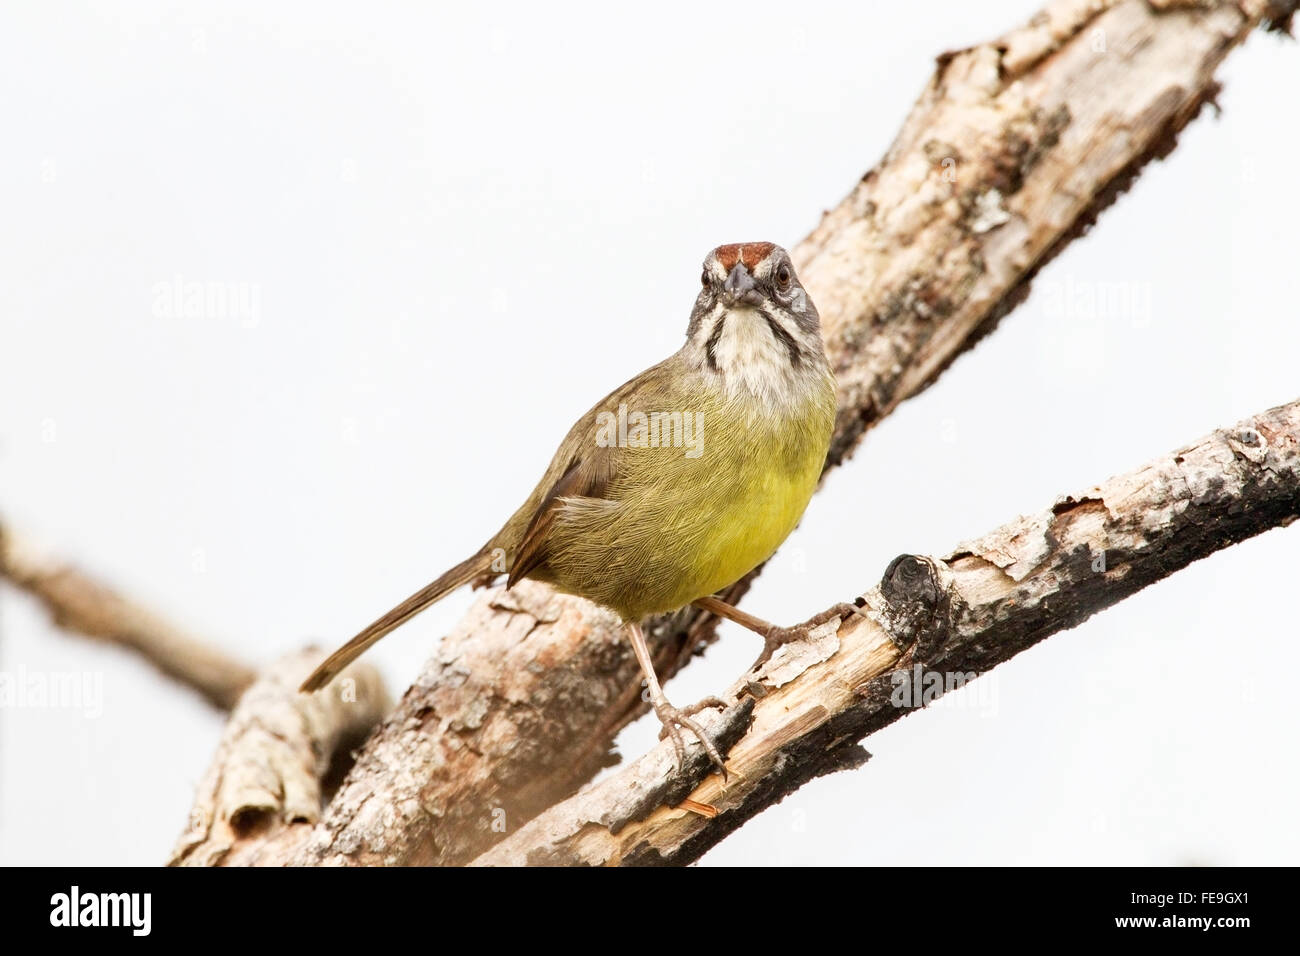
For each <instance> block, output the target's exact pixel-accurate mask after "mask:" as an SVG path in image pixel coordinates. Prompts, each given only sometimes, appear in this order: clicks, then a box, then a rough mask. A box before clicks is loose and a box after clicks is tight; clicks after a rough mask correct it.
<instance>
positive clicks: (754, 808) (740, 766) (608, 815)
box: [476, 401, 1300, 865]
mask: <svg viewBox="0 0 1300 956" xmlns="http://www.w3.org/2000/svg"><path fill="white" fill-rule="evenodd" d="M1297 517H1300V401H1298V402H1294V403H1292V404H1290V405H1284V406H1282V407H1280V408H1274V409H1271V410H1270V411H1267V412H1264V413H1263V414H1260V415H1257V416H1255V417H1254V418H1251V419H1247V420H1246V421H1244V422H1241V423H1240V424H1238V425H1237V426H1235V427H1234V428H1230V429H1226V430H1223V431H1218V432H1215V433H1213V434H1211V435H1208V436H1206V437H1205V438H1203V439H1201V440H1200V441H1198V442H1196V443H1194V444H1192V445H1188V446H1187V447H1185V448H1181V449H1178V450H1177V451H1175V452H1172V453H1170V454H1168V455H1163V456H1161V457H1160V458H1157V459H1156V460H1155V461H1152V462H1150V463H1149V464H1147V465H1145V466H1144V467H1142V468H1139V469H1138V470H1137V471H1134V472H1131V473H1129V474H1126V475H1122V476H1120V477H1118V478H1112V479H1111V480H1110V481H1107V482H1105V483H1104V484H1101V485H1098V486H1096V487H1093V488H1089V489H1087V490H1086V491H1084V492H1082V493H1081V494H1077V495H1070V496H1066V497H1063V498H1060V499H1058V500H1057V501H1056V503H1055V504H1054V505H1053V506H1052V507H1051V508H1048V509H1046V510H1045V511H1041V512H1039V513H1038V514H1035V515H1031V516H1029V517H1022V518H1017V519H1016V520H1014V521H1012V522H1010V523H1008V524H1006V525H1003V526H1002V527H1001V528H998V529H997V530H995V531H993V532H991V533H989V534H987V535H985V536H984V537H982V538H980V539H979V540H977V541H974V542H970V543H967V544H963V545H960V546H959V547H957V548H956V549H954V550H953V551H952V552H950V553H949V554H947V555H946V556H944V557H942V558H930V557H921V556H917V555H903V556H902V557H900V558H897V559H896V560H895V561H894V562H893V563H891V564H890V566H889V568H888V569H887V570H886V571H885V575H884V578H883V579H882V581H881V583H880V584H879V585H878V586H877V587H875V588H873V589H872V590H871V591H869V592H867V594H866V595H865V596H864V597H863V599H861V606H860V611H859V613H858V614H855V615H852V616H851V617H850V619H849V620H847V621H845V622H844V623H843V624H840V625H839V626H838V627H837V625H836V623H835V622H831V623H830V624H829V625H828V626H827V627H825V628H818V629H816V630H815V631H814V632H813V635H812V636H810V638H809V640H807V641H805V642H802V645H801V646H797V647H793V648H788V649H786V648H783V649H782V650H783V651H787V650H788V653H786V654H784V655H783V656H782V657H780V658H773V660H772V661H771V662H770V663H769V664H768V665H767V666H766V667H765V668H764V670H763V671H762V672H760V674H758V675H754V676H753V677H752V678H751V679H750V680H748V681H742V682H740V683H738V684H737V685H736V686H735V687H733V688H732V691H731V697H730V698H729V699H730V700H731V701H733V702H734V703H733V704H732V706H731V707H730V708H729V709H728V711H727V712H725V713H722V714H720V715H715V717H714V719H715V722H716V726H719V727H721V726H726V725H728V724H729V723H735V722H737V721H738V720H741V719H743V717H742V716H741V715H744V714H745V713H747V712H749V711H752V724H751V726H750V728H749V732H748V733H747V734H746V735H745V736H744V737H743V738H742V739H741V740H740V742H739V743H738V744H737V745H736V747H735V748H734V749H733V750H732V751H731V754H730V757H729V759H728V762H727V766H728V769H729V770H730V771H731V777H730V779H729V780H728V781H727V782H725V783H724V782H723V781H722V778H721V777H720V776H719V775H717V774H713V775H710V776H709V777H708V778H707V779H706V780H704V781H703V783H702V784H700V785H699V786H693V784H695V783H696V782H698V781H699V780H700V777H701V776H703V774H705V773H708V768H707V767H705V766H704V765H703V764H701V763H699V762H697V763H696V765H695V767H693V768H691V770H692V772H691V773H687V774H681V773H679V772H677V771H676V770H675V769H674V768H673V756H672V748H671V747H670V746H668V745H667V744H663V745H661V746H660V747H658V748H656V749H655V750H654V751H653V752H651V753H649V754H647V755H646V756H644V757H642V758H641V759H640V760H638V761H636V762H635V763H634V764H632V765H631V766H629V767H627V768H626V769H625V770H623V771H621V772H620V773H618V774H616V775H614V776H612V777H610V778H608V779H606V780H604V781H602V782H601V783H600V784H598V785H596V786H593V787H591V788H589V789H588V790H586V791H584V792H582V793H580V794H578V795H577V796H574V797H572V798H570V799H569V800H567V801H565V802H563V803H561V804H559V805H558V806H555V807H552V808H551V809H550V810H547V811H546V812H545V813H543V814H541V815H540V816H538V817H536V818H535V819H533V820H532V821H531V822H529V823H528V824H526V825H525V826H524V827H523V828H522V829H520V830H519V831H517V832H515V833H514V834H512V835H511V836H510V837H508V838H507V839H505V840H503V841H502V842H501V843H499V844H498V845H497V846H496V847H494V848H493V849H491V850H489V851H488V852H487V853H485V854H483V855H482V856H480V857H479V858H478V860H477V861H476V862H477V863H480V864H498V865H501V864H504V865H523V864H538V863H545V864H623V865H636V864H651V863H653V864H659V863H679V864H680V863H689V862H691V861H693V860H695V859H698V858H699V856H700V855H701V854H702V853H704V851H705V850H707V849H708V848H709V847H711V846H713V845H714V844H716V843H717V842H718V841H719V840H720V839H722V837H724V836H725V835H726V834H728V833H730V832H731V831H732V830H734V829H736V828H737V827H739V826H740V825H741V824H743V823H744V822H745V821H746V820H748V819H749V818H750V817H751V816H753V815H754V814H755V813H757V812H758V811H759V810H762V809H764V808H765V807H768V806H770V805H771V804H773V803H775V802H776V801H778V800H780V799H781V798H782V797H784V796H785V795H787V794H789V793H791V792H792V791H793V790H795V789H796V788H798V787H800V786H802V785H803V784H804V783H805V782H807V781H808V780H811V779H812V778H814V777H816V776H820V775H821V774H824V773H828V772H831V771H834V770H838V769H843V768H845V767H852V766H857V765H859V764H860V763H862V762H863V761H864V760H866V758H867V754H866V752H865V751H863V750H862V748H861V747H860V746H859V745H858V741H859V740H861V738H862V737H863V736H865V735H867V734H870V733H872V732H874V731H876V730H879V729H880V728H881V727H883V726H885V725H886V724H889V723H891V722H893V721H895V720H897V719H898V718H899V717H902V716H904V715H905V714H908V713H911V712H912V711H913V710H914V709H917V708H919V707H921V706H922V705H923V704H924V703H927V702H929V700H930V699H933V696H934V695H935V694H936V693H942V691H943V690H944V689H952V687H953V686H954V685H958V686H960V685H962V684H964V683H965V682H966V681H968V680H970V679H973V678H974V676H975V675H977V674H982V673H985V672H986V671H988V670H990V669H992V668H993V667H995V666H997V665H998V664H1000V663H1002V662H1003V661H1006V660H1009V659H1011V658H1012V657H1014V656H1015V655H1016V654H1018V653H1020V651H1022V650H1024V649H1025V648H1027V647H1029V646H1030V645H1032V644H1034V643H1036V642H1038V641H1040V640H1042V639H1043V638H1045V637H1048V636H1049V635H1051V634H1055V633H1057V632H1058V631H1063V630H1067V629H1069V628H1071V627H1074V626H1075V625H1077V624H1079V623H1080V622H1081V621H1083V620H1084V619H1086V618H1088V617H1090V616H1091V615H1092V614H1095V613H1096V612H1097V611H1100V610H1103V609H1104V608H1107V607H1109V606H1111V605H1112V604H1115V603H1117V602H1119V601H1121V600H1123V599H1124V598H1126V597H1128V596H1129V595H1131V594H1133V593H1135V592H1136V591H1138V590H1140V589H1142V588H1144V587H1146V586H1147V585H1149V584H1151V583H1153V582H1155V581H1158V580H1160V579H1161V578H1164V577H1167V576H1168V575H1170V574H1172V573H1173V572H1175V571H1178V570H1180V569H1182V568H1184V567H1186V566H1187V565H1188V564H1190V563H1191V562H1193V561H1195V560H1197V559H1199V558H1203V557H1205V556H1207V555H1209V554H1213V553H1214V552H1215V551H1218V550H1219V549H1221V548H1224V547H1227V546H1228V545H1231V544H1234V543H1236V542H1238V541H1241V540H1243V539H1245V538H1248V537H1251V536H1253V535H1256V534H1259V533H1260V532H1262V531H1267V530H1268V529H1270V528H1274V527H1281V526H1285V525H1288V524H1290V523H1291V522H1292V521H1294V520H1295V519H1296V518H1297ZM931 675H933V676H931ZM956 678H960V680H957V679H956ZM755 696H757V698H758V699H757V700H755V699H754V698H755ZM665 797H668V798H669V802H672V803H676V804H683V803H684V805H678V806H665V805H664V802H665ZM692 807H693V808H694V809H691V808H692Z"/></svg>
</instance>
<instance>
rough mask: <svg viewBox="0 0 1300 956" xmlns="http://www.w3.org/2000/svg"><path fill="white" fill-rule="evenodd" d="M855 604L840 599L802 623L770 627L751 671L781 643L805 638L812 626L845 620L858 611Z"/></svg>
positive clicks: (765, 661)
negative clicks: (837, 602)
mask: <svg viewBox="0 0 1300 956" xmlns="http://www.w3.org/2000/svg"><path fill="white" fill-rule="evenodd" d="M858 610H859V608H858V606H857V605H856V604H849V603H847V602H844V601H841V602H840V603H839V604H836V605H834V606H832V607H830V608H827V609H826V610H825V611H822V612H820V613H818V614H815V615H813V616H812V617H810V618H808V620H806V621H804V622H803V623H802V624H796V625H794V626H793V627H776V626H773V627H770V628H768V630H767V633H766V634H764V635H763V653H761V654H759V655H758V659H757V660H756V661H754V663H753V664H751V665H750V667H749V669H750V670H751V671H756V670H758V669H759V668H760V667H762V666H763V665H764V664H766V663H767V662H768V660H769V659H771V657H772V655H773V654H775V653H776V650H777V648H779V647H781V646H782V645H783V644H789V643H791V642H793V641H802V640H805V639H806V638H807V637H808V635H809V634H810V633H811V632H812V630H813V628H817V627H821V625H823V624H825V623H826V622H827V621H829V620H831V619H835V620H838V621H843V620H846V619H847V618H849V617H852V616H853V615H854V614H856V613H858Z"/></svg>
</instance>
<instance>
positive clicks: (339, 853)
mask: <svg viewBox="0 0 1300 956" xmlns="http://www.w3.org/2000/svg"><path fill="white" fill-rule="evenodd" d="M1285 6H1286V8H1287V9H1291V8H1293V7H1294V4H1293V3H1292V4H1287V5H1285ZM1270 10H1271V8H1269V7H1268V5H1266V4H1264V3H1257V2H1255V3H1252V2H1248V0H1242V2H1241V3H1224V2H1221V3H1208V4H1198V5H1195V6H1188V7H1187V8H1182V7H1180V8H1178V9H1170V10H1162V11H1157V10H1155V9H1153V8H1152V7H1150V6H1149V5H1148V4H1147V3H1146V2H1144V0H1128V2H1122V3H1096V2H1093V3H1081V2H1060V3H1054V4H1052V5H1050V6H1049V7H1048V8H1047V9H1046V10H1044V11H1043V12H1042V13H1041V14H1040V15H1039V16H1038V17H1036V18H1035V19H1034V21H1033V22H1032V23H1031V24H1030V25H1029V26H1027V27H1025V28H1022V29H1020V30H1017V31H1014V32H1013V33H1011V34H1009V35H1007V36H1006V37H1004V38H1002V39H1000V40H998V41H995V42H992V43H987V44H984V45H981V46H978V47H974V48H972V49H969V50H964V51H961V52H957V53H950V54H945V55H944V56H942V57H940V58H939V61H938V65H937V68H936V71H935V74H934V76H933V78H932V79H931V81H930V83H929V84H928V86H927V87H926V89H925V91H924V92H923V93H922V95H921V97H920V100H919V101H918V102H917V104H916V106H915V108H914V110H913V112H912V114H911V115H910V116H909V118H908V120H907V121H906V123H905V125H904V127H903V130H902V132H901V133H900V135H899V137H898V139H897V140H896V142H895V143H894V144H893V146H892V147H891V149H890V150H889V152H888V154H887V155H886V156H885V158H884V159H883V160H882V161H881V162H880V164H879V165H878V166H876V168H874V169H873V170H871V171H870V172H869V173H868V174H867V175H866V176H865V177H864V179H863V180H862V181H861V182H860V183H859V184H858V185H857V186H856V187H855V188H854V190H853V192H852V193H851V194H850V195H849V196H848V197H847V198H846V199H845V200H844V201H843V202H841V203H840V204H839V205H838V206H837V207H836V208H835V209H834V210H832V211H830V212H828V213H827V214H826V215H825V217H824V218H823V220H822V222H821V223H820V225H819V226H818V227H817V228H816V229H815V230H814V231H813V233H812V234H811V235H810V236H809V237H808V238H807V239H805V240H804V241H803V242H802V243H800V244H799V245H798V246H797V247H795V250H794V256H795V259H796V262H797V265H798V268H799V272H800V276H801V278H802V280H803V282H804V284H805V285H806V286H807V288H808V289H809V290H810V292H811V294H812V296H813V298H814V300H815V301H816V302H817V304H818V307H819V309H820V311H821V314H822V318H823V322H824V327H825V333H826V337H827V343H828V350H829V354H830V356H831V361H832V363H833V365H834V367H835V369H836V373H837V375H838V377H839V382H840V412H839V418H838V423H837V429H836V434H835V438H834V443H833V446H832V449H831V454H830V458H829V461H828V467H829V466H833V465H835V464H837V463H839V462H840V461H842V460H843V459H844V458H845V457H846V456H847V455H848V454H849V453H850V452H851V451H852V449H853V448H854V446H855V445H856V444H857V442H858V440H859V439H860V438H861V436H862V434H863V433H864V432H865V431H866V429H868V428H869V427H870V426H871V425H873V424H874V423H876V422H877V421H879V420H880V419H881V418H882V417H883V416H884V415H886V414H888V413H889V412H890V411H891V410H892V409H893V408H894V407H896V406H897V405H898V404H899V403H900V402H901V401H903V400H904V399H906V398H908V397H909V396H912V395H915V394H917V393H918V392H919V391H921V390H922V389H924V388H925V387H926V386H927V385H928V384H929V383H930V382H932V381H933V380H934V379H935V377H936V376H937V375H938V374H939V373H940V372H941V371H942V370H943V369H944V368H945V367H946V366H947V365H948V364H949V363H950V362H951V361H952V360H953V359H954V358H955V357H956V356H957V355H959V354H960V353H961V352H962V351H964V350H965V349H967V348H969V347H970V346H971V344H972V343H974V342H975V341H976V340H977V339H979V337H980V336H982V335H983V334H985V333H986V332H988V331H989V330H990V329H992V328H993V326H994V325H995V324H996V323H997V321H998V320H999V319H1000V317H1001V316H1002V315H1004V314H1005V313H1006V312H1007V311H1009V310H1010V309H1011V308H1012V307H1014V306H1015V305H1016V304H1017V303H1019V302H1020V301H1021V300H1022V299H1023V298H1024V296H1025V294H1026V292H1027V290H1028V283H1029V281H1030V279H1031V278H1032V276H1033V275H1034V273H1035V272H1036V271H1037V269H1038V268H1040V267H1041V266H1042V265H1043V263H1044V262H1046V261H1047V260H1048V259H1050V258H1051V257H1052V256H1053V255H1054V254H1055V253H1056V252H1057V251H1059V250H1060V249H1061V248H1063V246H1064V245H1065V244H1066V243H1068V242H1069V241H1070V240H1071V239H1072V238H1073V237H1075V236H1077V235H1079V234H1081V233H1082V232H1083V231H1084V230H1086V229H1087V228H1088V226H1089V225H1090V224H1091V223H1092V221H1093V219H1094V217H1095V216H1096V214H1097V212H1098V210H1099V209H1101V208H1103V207H1104V206H1106V205H1107V204H1108V203H1109V202H1111V201H1112V200H1113V199H1114V197H1115V196H1116V195H1117V194H1118V193H1119V192H1120V191H1122V189H1123V188H1125V187H1126V186H1127V184H1128V183H1129V182H1130V181H1131V179H1132V178H1133V177H1134V176H1135V175H1136V173H1137V172H1138V170H1139V169H1140V168H1141V167H1142V166H1143V164H1145V163H1146V161H1147V160H1149V159H1151V158H1152V157H1155V156H1159V155H1163V154H1164V153H1165V152H1166V151H1167V150H1169V149H1170V148H1172V146H1173V143H1174V137H1175V136H1176V134H1177V132H1178V131H1179V130H1180V129H1181V128H1182V127H1183V125H1184V124H1186V123H1187V122H1188V121H1189V120H1190V119H1191V118H1192V117H1193V116H1194V115H1195V114H1196V113H1197V112H1198V110H1199V109H1200V108H1201V106H1202V105H1203V104H1204V103H1205V102H1206V100H1208V99H1210V98H1211V97H1212V96H1213V94H1214V92H1215V90H1216V84H1215V82H1214V79H1213V74H1214V71H1215V69H1216V68H1217V67H1218V65H1219V63H1220V62H1221V61H1222V59H1223V57H1224V56H1225V55H1226V53H1227V52H1228V51H1229V50H1230V49H1231V48H1232V47H1233V46H1234V45H1235V44H1236V43H1238V42H1240V41H1241V40H1242V39H1244V37H1245V36H1246V35H1247V34H1248V33H1249V32H1250V31H1251V30H1252V29H1253V28H1254V27H1255V26H1256V25H1257V24H1258V23H1259V22H1260V21H1261V19H1263V18H1265V17H1267V16H1270V15H1272V16H1273V17H1274V18H1278V17H1279V16H1281V12H1278V11H1273V12H1272V13H1270ZM1282 12H1284V11H1282ZM1098 31H1100V33H1099V32H1098ZM1098 37H1101V40H1100V41H1099V40H1098ZM1099 47H1100V48H1099ZM814 507H815V505H814ZM748 583H749V581H748V579H746V580H744V581H741V582H739V583H738V584H737V585H735V586H734V587H733V588H732V589H731V590H730V592H729V594H727V595H724V597H726V598H728V599H730V600H732V601H734V600H735V599H737V598H738V597H739V596H740V595H741V594H743V593H744V591H745V590H746V589H747V587H748ZM714 625H715V622H714V620H713V619H712V618H711V617H709V616H707V615H705V614H703V613H701V612H696V611H692V610H690V609H687V610H685V611H682V612H679V613H678V614H676V615H674V616H672V617H670V618H666V619H660V620H657V621H655V622H653V623H652V624H651V625H650V626H649V627H648V628H647V634H648V636H649V638H650V640H651V645H652V650H653V652H654V654H655V656H656V661H657V666H658V667H659V669H660V673H661V674H668V673H671V672H672V671H673V670H675V669H676V668H678V667H679V666H681V664H683V663H684V662H685V661H686V660H688V659H689V657H690V656H691V652H692V650H693V649H695V648H697V647H698V646H699V645H700V644H701V643H703V642H707V641H708V640H710V639H711V638H712V635H713V629H714ZM878 663H882V664H883V659H882V661H881V662H878ZM642 709H643V704H642V702H641V699H640V688H639V678H638V674H637V668H636V663H635V660H634V659H633V656H632V653H631V651H630V649H629V647H628V646H627V643H626V641H625V640H624V639H623V638H622V636H621V635H620V634H619V633H618V632H617V630H616V629H615V627H614V622H613V620H612V618H610V617H609V616H608V615H607V614H605V613H604V612H602V611H600V610H598V609H596V608H594V607H593V606H592V605H590V604H588V603H586V602H583V601H580V600H577V599H574V598H568V597H561V596H556V595H553V594H551V593H550V592H549V591H547V590H546V589H544V588H541V587H538V586H527V585H525V586H521V587H519V588H517V589H516V590H515V592H513V593H511V594H509V595H505V594H496V595H494V596H491V597H488V598H487V599H485V600H483V601H480V602H479V603H478V605H476V607H475V608H474V610H473V611H472V612H471V614H470V616H469V618H468V619H467V620H466V621H465V623H464V624H463V625H462V626H461V627H460V628H458V629H457V631H456V632H455V633H454V634H453V635H452V636H451V637H449V638H447V639H446V640H445V641H444V643H443V646H442V647H441V648H440V650H439V651H438V653H437V654H436V656H435V657H434V658H433V660H432V661H431V662H430V663H429V665H428V666H427V667H426V668H425V670H424V672H423V673H422V674H421V676H420V677H419V679H418V680H417V681H416V683H415V684H414V685H413V686H412V687H411V688H410V690H408V692H407V693H406V695H405V696H404V697H403V699H402V700H401V702H400V703H399V705H398V707H397V709H396V711H395V712H394V713H393V714H392V715H391V716H390V717H389V719H388V720H386V721H385V723H384V724H383V726H382V727H381V728H380V729H379V730H378V731H377V732H376V733H375V735H374V736H373V737H372V738H371V740H370V741H369V742H368V743H367V745H366V747H365V749H364V750H363V752H362V754H361V755H360V757H359V759H358V762H357V764H356V766H355V767H354V768H353V770H352V772H351V773H350V774H349V776H348V779H347V780H346V781H345V783H344V785H343V786H342V788H341V789H340V791H339V793H338V795H337V797H336V798H335V800H334V801H333V802H332V803H331V805H330V807H329V808H328V810H327V812H326V814H325V816H324V818H323V819H322V820H321V822H320V823H319V824H317V825H316V826H315V827H306V826H303V827H301V828H300V829H301V830H302V835H301V843H300V844H298V846H297V847H296V849H288V850H284V851H283V852H280V853H271V854H267V855H266V856H265V857H264V859H263V862H277V861H278V862H292V863H299V864H322V863H333V864H367V863H370V864H373V863H386V864H411V863H438V864H454V863H463V862H466V861H469V860H471V859H473V858H474V857H475V856H476V855H478V854H479V853H481V852H482V851H483V850H484V849H486V848H487V847H488V846H490V845H491V844H492V842H493V841H495V840H497V839H499V838H500V832H499V830H500V828H501V826H504V827H505V829H507V830H508V831H514V830H515V829H516V828H517V827H519V826H520V825H521V824H522V823H523V822H524V821H526V820H528V819H529V818H531V817H532V816H534V815H535V814H536V813H538V812H540V811H541V810H542V809H544V808H545V807H547V806H549V805H551V804H553V803H554V802H555V801H556V800H558V799H560V798H562V797H563V796H565V795H567V794H569V793H572V792H573V791H574V790H575V789H576V788H577V787H578V786H580V785H581V784H582V783H583V782H585V781H586V780H588V779H590V777H591V776H592V774H593V773H594V772H595V771H596V770H597V769H599V768H600V767H601V766H604V765H606V764H608V763H610V762H612V760H613V759H615V758H613V757H612V756H611V754H610V747H611V741H612V740H613V737H614V734H615V733H616V732H617V731H618V729H619V728H620V727H621V726H623V725H624V724H625V723H627V722H628V721H629V720H631V719H633V718H634V717H636V716H637V715H638V714H639V713H641V712H642ZM851 756H852V754H850V757H851ZM732 818H733V819H734V816H733V817H732ZM494 824H496V825H497V826H496V827H494Z"/></svg>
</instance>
